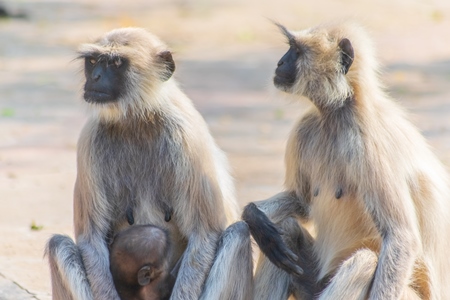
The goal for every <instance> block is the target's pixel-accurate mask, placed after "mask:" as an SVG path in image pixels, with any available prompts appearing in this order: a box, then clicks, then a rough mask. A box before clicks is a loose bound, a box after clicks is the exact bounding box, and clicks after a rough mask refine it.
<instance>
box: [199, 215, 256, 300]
mask: <svg viewBox="0 0 450 300" xmlns="http://www.w3.org/2000/svg"><path fill="white" fill-rule="evenodd" d="M252 293H253V262H252V250H251V241H250V232H249V229H248V226H247V224H246V223H245V222H243V221H240V222H237V223H234V224H232V225H230V226H229V227H228V228H227V229H226V230H225V231H224V233H223V234H222V236H221V238H220V240H219V245H218V247H217V251H216V256H215V259H214V263H213V265H212V268H211V270H210V272H209V275H208V278H207V280H206V283H205V287H204V289H203V293H202V295H201V297H200V299H223V300H228V299H236V300H241V299H251V296H252Z"/></svg>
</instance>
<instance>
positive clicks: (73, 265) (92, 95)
mask: <svg viewBox="0 0 450 300" xmlns="http://www.w3.org/2000/svg"><path fill="white" fill-rule="evenodd" d="M79 54H80V55H79V57H80V59H82V60H84V66H85V67H84V71H85V78H86V81H85V84H84V99H85V100H86V102H88V107H89V110H90V111H91V112H92V115H91V117H90V118H89V120H88V121H87V124H86V125H85V127H84V129H83V131H82V133H81V136H80V139H79V142H78V152H77V162H78V166H77V179H76V184H75V192H74V223H75V224H74V225H75V243H74V242H73V241H72V240H71V239H70V238H68V237H65V236H61V235H55V236H53V237H52V238H51V239H50V241H49V242H48V244H47V249H46V252H47V254H48V257H49V262H50V267H51V275H52V290H53V298H54V299H108V300H116V299H119V295H118V293H117V291H116V289H115V288H114V283H113V278H112V275H111V272H110V268H109V252H108V242H107V240H108V239H109V237H112V236H114V235H115V234H116V233H118V232H120V231H122V230H124V229H125V228H127V227H128V226H130V225H146V224H152V225H155V226H158V227H160V228H163V229H164V230H166V231H167V232H168V233H169V237H170V243H171V245H172V251H171V253H170V254H167V255H168V256H169V257H167V261H168V265H169V269H172V268H173V267H174V266H175V265H176V264H177V265H178V263H177V262H178V261H179V260H180V259H181V260H180V262H179V271H178V275H177V278H176V281H175V284H174V287H173V291H172V294H171V298H172V299H199V298H204V299H244V298H246V297H248V296H249V295H250V293H251V292H252V290H251V287H252V261H251V249H250V238H249V233H248V228H247V227H246V224H245V223H243V222H239V223H236V224H234V225H232V226H230V227H229V228H228V229H227V230H226V231H224V230H225V228H226V226H227V225H229V224H230V223H231V222H233V221H234V220H235V219H236V217H237V204H236V201H235V197H234V188H233V183H232V180H231V177H230V175H229V172H228V164H227V161H226V157H225V156H224V154H223V153H222V152H221V150H220V149H219V148H218V147H217V145H216V144H215V142H214V140H213V138H212V137H211V135H210V133H209V131H208V128H207V126H206V124H205V122H204V120H203V118H202V117H201V116H200V114H199V113H198V111H196V110H195V108H194V106H193V105H192V103H191V101H190V99H189V98H188V97H187V96H186V95H185V94H184V93H183V92H182V91H181V90H180V89H179V88H178V86H177V83H176V82H175V80H174V79H173V77H172V74H173V72H174V70H175V63H174V60H173V58H172V54H171V52H170V51H169V50H168V49H167V47H166V46H165V45H164V43H162V42H161V41H160V40H159V39H158V38H157V37H155V36H154V35H152V34H150V33H149V32H147V31H145V30H143V29H138V28H123V29H116V30H113V31H111V32H109V33H107V34H105V35H104V36H103V37H101V38H100V39H98V40H97V41H96V42H95V43H90V44H84V45H82V46H81V47H80V49H79Z"/></svg>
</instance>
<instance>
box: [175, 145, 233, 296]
mask: <svg viewBox="0 0 450 300" xmlns="http://www.w3.org/2000/svg"><path fill="white" fill-rule="evenodd" d="M179 155H180V158H178V160H184V161H188V162H190V163H191V162H193V163H192V164H190V165H189V166H188V167H186V168H184V170H179V171H180V172H178V173H177V176H180V178H187V179H188V180H184V181H181V180H180V181H179V184H180V186H179V187H175V188H174V190H176V191H185V192H184V193H183V194H181V195H178V197H179V199H178V201H176V202H174V218H173V219H174V221H176V222H177V225H178V227H179V229H180V231H181V233H182V234H183V235H184V236H185V237H186V238H187V240H188V243H187V247H186V250H185V251H184V253H183V257H182V260H181V264H180V269H179V271H178V275H177V279H176V281H175V285H174V288H173V292H172V296H171V299H183V300H184V299H185V300H191V299H192V300H194V299H195V300H197V299H199V297H200V295H201V292H202V288H203V285H204V282H205V280H206V276H207V275H208V273H209V271H210V268H211V266H212V263H213V260H214V257H215V253H216V247H217V242H218V240H219V237H220V234H221V233H222V231H223V230H224V228H225V225H226V220H225V215H224V208H223V203H222V198H221V195H222V193H221V190H220V185H219V184H218V181H217V178H215V173H214V172H207V171H205V170H204V169H203V168H205V165H203V164H202V163H200V162H206V161H207V160H208V158H209V157H208V156H204V157H202V159H203V161H202V160H201V159H200V157H197V156H195V155H192V156H191V158H190V161H189V160H187V159H183V156H182V155H184V154H183V153H180V154H179ZM183 172H186V173H183Z"/></svg>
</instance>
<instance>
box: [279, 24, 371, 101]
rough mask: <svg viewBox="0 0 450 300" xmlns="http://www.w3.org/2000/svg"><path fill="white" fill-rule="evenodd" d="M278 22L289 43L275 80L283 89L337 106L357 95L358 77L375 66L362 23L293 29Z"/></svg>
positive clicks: (280, 61)
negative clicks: (359, 24)
mask: <svg viewBox="0 0 450 300" xmlns="http://www.w3.org/2000/svg"><path fill="white" fill-rule="evenodd" d="M276 25H277V26H278V27H279V28H280V30H281V32H282V33H283V34H284V35H285V37H286V38H287V41H288V44H289V50H288V51H287V52H286V54H284V56H283V57H282V58H281V59H280V60H279V62H278V66H277V68H276V70H275V76H274V79H273V81H274V84H275V86H276V87H277V88H278V89H280V90H282V91H284V92H287V93H291V94H297V95H301V96H305V97H307V98H309V99H310V100H311V101H312V102H313V103H314V104H316V105H317V106H319V107H324V106H327V107H336V108H337V107H340V106H342V105H343V103H344V102H345V101H346V99H348V98H349V97H351V96H352V95H353V94H354V92H355V88H357V87H356V82H357V79H358V78H359V77H360V76H361V75H363V76H364V75H368V74H364V72H367V71H369V72H371V71H373V70H374V69H375V68H374V67H375V66H374V61H373V55H372V53H371V47H370V42H369V41H368V39H367V37H366V35H365V33H364V31H363V30H362V28H361V27H359V26H356V25H354V24H351V23H343V24H337V25H336V24H331V25H326V26H319V27H314V28H310V29H306V30H302V31H297V32H293V31H289V30H288V29H286V28H285V27H284V26H282V25H280V24H276ZM355 45H356V47H355V48H356V49H357V50H358V51H357V52H356V53H355V50H354V46H355ZM365 77H369V80H370V75H369V76H365Z"/></svg>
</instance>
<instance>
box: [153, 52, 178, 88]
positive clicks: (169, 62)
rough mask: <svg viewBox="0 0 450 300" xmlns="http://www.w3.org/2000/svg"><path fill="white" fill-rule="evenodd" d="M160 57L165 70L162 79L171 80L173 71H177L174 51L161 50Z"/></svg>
mask: <svg viewBox="0 0 450 300" xmlns="http://www.w3.org/2000/svg"><path fill="white" fill-rule="evenodd" d="M157 55H158V58H159V59H160V60H161V62H162V63H163V64H164V66H165V67H166V68H165V71H164V73H163V74H162V78H161V79H162V80H163V81H167V80H169V78H170V77H172V74H173V72H175V62H174V61H173V58H172V53H171V52H170V51H168V50H165V51H162V52H159V53H158V54H157Z"/></svg>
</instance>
